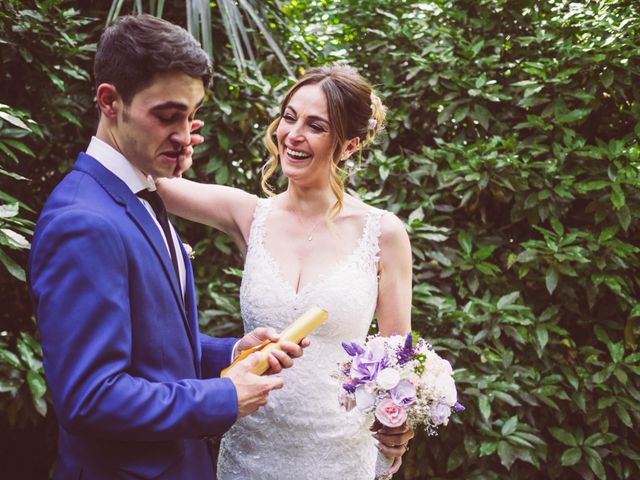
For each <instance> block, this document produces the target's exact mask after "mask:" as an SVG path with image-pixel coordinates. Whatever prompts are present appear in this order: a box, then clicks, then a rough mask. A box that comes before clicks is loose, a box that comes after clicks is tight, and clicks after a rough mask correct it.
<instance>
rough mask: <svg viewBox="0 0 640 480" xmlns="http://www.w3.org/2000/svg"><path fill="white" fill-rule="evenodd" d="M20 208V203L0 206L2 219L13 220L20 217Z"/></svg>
mask: <svg viewBox="0 0 640 480" xmlns="http://www.w3.org/2000/svg"><path fill="white" fill-rule="evenodd" d="M19 211H20V207H19V206H18V203H7V204H5V205H0V218H12V217H15V216H16V215H18V212H19Z"/></svg>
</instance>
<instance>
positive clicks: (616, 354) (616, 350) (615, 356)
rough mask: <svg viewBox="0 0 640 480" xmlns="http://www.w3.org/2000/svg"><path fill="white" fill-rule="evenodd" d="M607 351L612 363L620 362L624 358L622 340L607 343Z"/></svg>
mask: <svg viewBox="0 0 640 480" xmlns="http://www.w3.org/2000/svg"><path fill="white" fill-rule="evenodd" d="M607 348H609V353H610V354H611V359H612V360H613V363H620V362H621V361H622V359H623V358H624V344H623V343H622V342H617V343H608V344H607Z"/></svg>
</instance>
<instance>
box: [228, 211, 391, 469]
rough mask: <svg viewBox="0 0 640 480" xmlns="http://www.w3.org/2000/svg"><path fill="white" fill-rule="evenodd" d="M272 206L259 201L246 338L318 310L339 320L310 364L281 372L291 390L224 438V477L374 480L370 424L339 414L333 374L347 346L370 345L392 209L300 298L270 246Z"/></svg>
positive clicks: (368, 225)
mask: <svg viewBox="0 0 640 480" xmlns="http://www.w3.org/2000/svg"><path fill="white" fill-rule="evenodd" d="M271 205H272V199H260V200H258V205H257V207H256V211H255V214H254V219H253V223H252V225H251V233H250V237H249V245H248V251H247V258H246V262H245V268H244V275H243V279H242V285H241V288H240V306H241V310H242V317H243V320H244V327H245V330H246V331H249V330H252V329H254V328H256V327H261V326H271V327H274V328H275V329H276V330H277V331H281V330H283V329H284V328H285V327H286V326H287V325H289V324H290V323H291V322H292V321H293V320H295V319H296V318H297V317H298V316H299V315H300V314H301V313H302V312H303V311H304V310H306V309H307V308H308V307H310V306H312V305H317V306H319V307H321V308H324V309H325V310H327V311H328V312H329V318H328V320H327V321H326V322H325V323H324V324H323V325H322V326H321V327H320V328H318V330H316V331H315V332H314V333H313V334H312V335H311V337H310V339H311V346H309V347H308V348H306V349H305V353H304V355H303V357H302V358H300V359H297V360H296V362H295V365H294V366H293V368H290V369H287V370H285V371H284V372H283V373H282V374H281V375H282V377H283V378H284V381H285V385H284V388H283V389H282V390H277V391H274V392H272V393H271V394H270V396H269V404H268V405H267V406H266V407H264V408H261V409H260V410H259V411H258V412H256V413H255V414H253V415H250V416H248V417H244V418H242V419H240V420H239V421H238V422H236V424H235V425H234V426H233V427H232V428H231V430H229V432H227V434H226V435H225V436H224V438H223V440H222V444H221V448H220V457H219V460H218V478H220V479H222V480H227V479H252V478H256V479H258V478H259V479H264V480H267V479H273V480H283V479H300V480H303V479H314V480H316V479H342V478H349V479H356V480H359V479H362V480H365V479H366V480H370V479H372V478H373V477H374V468H375V461H376V455H377V450H376V448H375V445H374V440H373V438H372V437H371V432H369V426H370V419H367V418H366V417H365V416H364V415H362V414H361V413H360V412H358V411H357V410H353V411H351V412H345V411H344V410H343V409H342V408H341V407H340V406H339V404H338V394H339V391H340V386H339V385H338V383H337V381H336V380H334V379H333V378H332V377H331V374H332V372H333V371H335V370H336V368H337V365H338V363H339V362H342V361H344V360H345V359H346V353H345V352H344V350H343V349H342V346H341V342H342V341H358V342H363V341H364V339H365V337H366V335H367V332H368V330H369V325H370V323H371V319H372V317H373V314H374V310H375V306H376V301H377V292H378V278H377V272H376V270H377V265H376V264H377V261H378V256H377V255H378V251H379V247H378V239H379V236H380V217H381V216H382V215H383V214H384V211H382V210H377V209H373V208H372V209H371V210H370V211H369V213H368V215H367V219H366V222H365V226H364V230H363V232H362V236H361V238H360V241H359V242H358V245H357V247H356V248H355V250H354V251H353V252H352V253H351V254H350V255H348V256H347V257H346V258H342V259H336V261H337V263H336V264H335V265H333V266H329V267H328V269H327V270H326V272H325V273H324V274H323V275H322V276H321V277H319V278H318V279H317V280H316V281H314V282H312V283H308V284H306V285H304V286H303V287H302V288H301V289H300V291H299V292H295V291H294V289H293V287H292V286H291V285H290V284H289V283H288V282H287V281H286V279H285V278H284V276H283V275H282V273H281V272H280V269H279V267H278V265H277V263H276V262H275V260H274V259H273V258H272V257H271V255H270V254H269V252H268V251H267V250H266V249H265V246H264V237H265V223H266V222H267V220H268V216H269V212H270V209H271Z"/></svg>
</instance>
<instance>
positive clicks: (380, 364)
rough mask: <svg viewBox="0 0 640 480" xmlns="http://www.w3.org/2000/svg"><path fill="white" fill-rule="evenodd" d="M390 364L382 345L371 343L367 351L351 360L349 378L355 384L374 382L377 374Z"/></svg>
mask: <svg viewBox="0 0 640 480" xmlns="http://www.w3.org/2000/svg"><path fill="white" fill-rule="evenodd" d="M352 345H353V344H352ZM390 364H391V359H390V358H389V356H388V355H387V353H386V351H385V347H384V343H381V342H371V344H370V345H369V349H368V350H363V351H362V353H358V355H356V356H355V357H354V358H353V362H352V364H351V374H350V376H351V378H352V379H353V380H354V381H355V382H356V383H357V384H360V383H365V382H370V381H375V379H376V376H377V375H378V372H379V371H380V370H382V369H384V368H387V367H388V366H389V365H390Z"/></svg>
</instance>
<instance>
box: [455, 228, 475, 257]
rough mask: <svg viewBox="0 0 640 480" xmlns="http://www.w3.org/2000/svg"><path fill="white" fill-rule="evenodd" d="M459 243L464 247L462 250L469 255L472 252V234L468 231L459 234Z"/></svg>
mask: <svg viewBox="0 0 640 480" xmlns="http://www.w3.org/2000/svg"><path fill="white" fill-rule="evenodd" d="M458 243H459V244H460V246H461V247H462V251H463V252H464V253H466V254H467V255H469V254H470V253H471V249H472V248H473V246H472V243H471V235H469V234H468V233H467V232H460V233H459V234H458Z"/></svg>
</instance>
